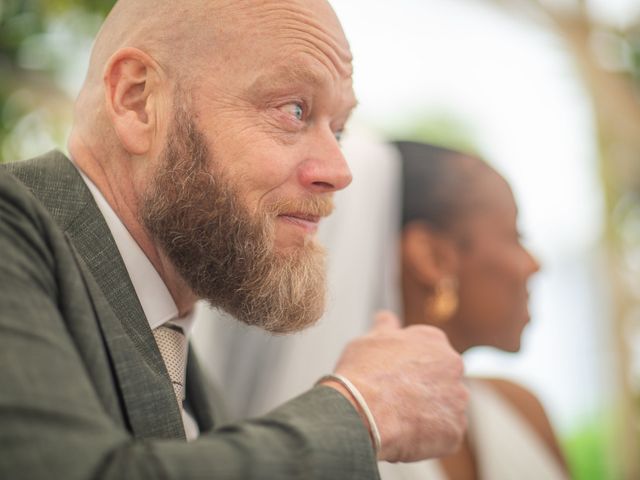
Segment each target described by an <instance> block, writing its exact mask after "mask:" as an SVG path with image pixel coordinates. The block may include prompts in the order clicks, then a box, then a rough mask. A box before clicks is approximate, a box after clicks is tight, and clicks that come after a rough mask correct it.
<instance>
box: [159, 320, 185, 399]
mask: <svg viewBox="0 0 640 480" xmlns="http://www.w3.org/2000/svg"><path fill="white" fill-rule="evenodd" d="M153 336H154V338H155V339H156V343H157V344H158V350H160V354H161V355H162V359H163V360H164V364H165V366H166V367H167V372H168V373H169V378H170V379H171V383H173V390H174V392H175V394H176V399H177V400H178V404H179V405H180V406H182V402H183V401H184V396H185V395H184V383H185V371H186V367H187V353H188V342H187V337H186V336H185V335H184V333H183V331H182V329H181V328H180V327H177V326H175V325H171V324H165V325H162V326H160V327H158V328H156V329H154V330H153Z"/></svg>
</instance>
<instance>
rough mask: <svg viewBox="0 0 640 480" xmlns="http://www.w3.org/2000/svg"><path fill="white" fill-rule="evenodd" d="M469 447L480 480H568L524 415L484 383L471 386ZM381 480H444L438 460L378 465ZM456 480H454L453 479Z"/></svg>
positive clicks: (474, 382)
mask: <svg viewBox="0 0 640 480" xmlns="http://www.w3.org/2000/svg"><path fill="white" fill-rule="evenodd" d="M469 389H470V393H471V397H470V403H469V429H468V432H469V443H470V444H471V448H473V450H474V452H475V458H476V462H477V465H478V469H479V472H478V474H479V478H481V479H483V480H513V479H517V480H541V479H544V480H565V479H567V478H568V477H567V475H566V474H565V473H564V471H563V469H562V468H561V467H560V465H558V462H557V460H556V459H555V457H553V456H552V454H551V452H550V451H549V448H548V447H547V446H546V444H545V443H544V442H543V441H542V439H541V438H540V436H539V435H538V434H537V433H536V432H535V431H534V430H533V429H532V428H531V426H530V425H529V423H528V422H527V420H526V419H525V418H523V417H522V415H521V414H520V413H519V412H518V411H517V410H515V408H514V407H513V406H511V404H510V403H508V402H507V401H506V400H505V399H504V398H503V397H502V396H501V395H500V394H499V393H498V392H496V391H495V390H494V389H493V388H491V386H490V385H488V384H487V383H486V382H481V381H477V380H475V381H471V382H469ZM379 466H380V476H381V478H382V480H447V478H448V477H447V476H446V474H445V472H444V470H443V468H442V467H441V466H440V462H438V461H437V460H428V461H423V462H416V463H404V464H403V463H398V464H391V463H386V462H381V463H380V465H379ZM452 480H454V479H452Z"/></svg>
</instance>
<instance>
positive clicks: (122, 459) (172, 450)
mask: <svg viewBox="0 0 640 480" xmlns="http://www.w3.org/2000/svg"><path fill="white" fill-rule="evenodd" d="M206 390H207V389H206V388H205V386H204V382H203V377H202V375H201V374H200V372H199V369H198V365H197V362H196V360H195V357H194V356H193V355H190V358H189V364H188V369H187V398H188V400H189V402H190V404H191V406H192V408H193V411H194V415H195V417H196V420H197V422H198V424H199V426H200V429H201V432H202V435H201V437H200V438H199V439H198V440H196V441H194V442H191V443H186V442H185V440H184V438H185V436H184V430H183V427H182V421H181V418H180V412H179V410H178V406H177V403H176V401H175V396H174V394H173V389H172V386H171V382H170V380H169V377H168V375H167V373H166V370H165V367H164V363H163V361H162V357H161V355H160V352H159V351H158V349H157V346H156V343H155V341H154V339H153V335H152V333H151V330H150V328H149V325H148V323H147V320H146V318H145V316H144V313H143V311H142V307H141V306H140V303H139V301H138V298H137V297H136V294H135V291H134V289H133V286H132V285H131V281H130V279H129V276H128V274H127V272H126V269H125V267H124V264H123V262H122V259H121V258H120V255H119V253H118V251H117V248H116V246H115V243H114V241H113V238H112V237H111V234H110V232H109V229H108V227H107V225H106V223H105V222H104V219H103V218H102V216H101V214H100V212H99V210H98V208H97V206H96V205H95V203H94V201H93V197H92V196H91V193H90V192H89V191H88V189H87V188H86V186H85V184H84V182H83V181H82V179H81V177H80V176H79V174H78V173H77V171H76V169H75V167H74V166H73V165H72V164H71V163H70V162H69V160H68V159H67V158H65V157H64V156H63V155H62V154H60V153H57V152H54V153H49V154H47V155H44V156H42V157H39V158H36V159H33V160H29V161H26V162H18V163H15V164H11V165H8V166H5V167H3V168H0V478H3V479H4V478H6V479H22V478H24V479H29V480H34V479H39V478H47V479H51V478H55V479H57V478H60V479H65V480H67V479H68V480H72V479H88V478H107V479H112V478H113V479H123V478H127V479H143V478H149V479H157V478H167V479H173V478H175V479H191V478H221V479H222V478H224V479H226V478H233V479H241V478H242V479H243V478H247V479H253V478H275V479H294V478H296V479H298V478H300V479H302V478H304V479H332V480H333V479H342V478H344V479H369V478H378V474H377V468H376V463H375V459H374V455H373V451H372V449H371V445H370V441H369V437H368V434H367V431H366V429H365V428H364V426H363V424H362V422H361V420H360V418H359V416H358V414H357V412H355V410H354V409H353V408H352V406H351V404H350V403H349V402H348V401H347V400H346V399H344V398H343V397H342V396H341V395H340V394H338V393H337V392H335V391H334V390H332V389H330V388H326V387H316V388H314V389H313V390H311V391H309V392H308V393H306V394H304V395H302V396H300V397H298V398H297V399H294V400H292V401H291V402H288V403H287V404H285V405H284V406H282V407H280V408H279V409H277V410H275V411H274V412H272V413H270V414H269V415H267V416H265V417H261V418H257V419H253V420H249V421H245V422H242V423H238V424H230V425H225V424H223V423H222V421H221V420H220V413H219V409H218V407H217V406H216V405H215V403H213V402H211V401H210V400H209V398H208V396H207V394H206Z"/></svg>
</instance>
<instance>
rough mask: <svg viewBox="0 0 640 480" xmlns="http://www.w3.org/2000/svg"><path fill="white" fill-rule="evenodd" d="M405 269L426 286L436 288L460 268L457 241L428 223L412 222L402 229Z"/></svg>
mask: <svg viewBox="0 0 640 480" xmlns="http://www.w3.org/2000/svg"><path fill="white" fill-rule="evenodd" d="M401 245H402V246H401V248H402V261H403V268H404V269H405V271H407V272H408V273H409V274H410V275H411V276H412V277H414V279H415V280H416V281H417V282H419V283H421V284H422V285H426V286H435V285H436V284H437V283H438V282H439V281H440V280H442V279H443V278H445V277H450V276H451V275H455V274H456V272H457V269H458V250H457V247H456V244H455V242H454V241H453V239H452V238H451V237H450V236H449V235H447V234H445V233H443V232H439V231H437V230H435V229H433V228H431V227H429V226H428V225H426V224H425V223H424V222H418V221H416V222H411V223H409V224H407V225H406V226H405V227H404V228H403V229H402V242H401Z"/></svg>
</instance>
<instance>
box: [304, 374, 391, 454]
mask: <svg viewBox="0 0 640 480" xmlns="http://www.w3.org/2000/svg"><path fill="white" fill-rule="evenodd" d="M327 380H333V381H334V382H338V383H339V384H340V385H342V386H343V387H344V388H346V389H347V391H348V392H349V393H350V394H351V396H352V397H353V399H354V400H355V401H356V403H357V404H358V406H359V407H360V410H362V412H363V413H364V416H365V417H366V419H367V422H368V423H369V432H370V434H371V441H372V442H373V448H374V450H375V452H376V454H377V453H378V452H379V451H380V431H379V430H378V426H377V425H376V421H375V420H374V419H373V414H372V413H371V410H369V406H368V405H367V402H366V401H365V400H364V397H363V396H362V394H361V393H360V391H359V390H358V389H357V388H356V386H355V385H354V384H353V383H351V382H350V381H349V379H347V378H346V377H344V376H342V375H340V374H338V373H332V374H329V375H325V376H323V377H322V378H321V379H320V380H318V381H317V382H316V385H318V384H319V383H322V382H324V381H327Z"/></svg>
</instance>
